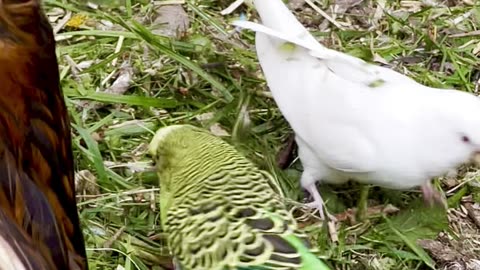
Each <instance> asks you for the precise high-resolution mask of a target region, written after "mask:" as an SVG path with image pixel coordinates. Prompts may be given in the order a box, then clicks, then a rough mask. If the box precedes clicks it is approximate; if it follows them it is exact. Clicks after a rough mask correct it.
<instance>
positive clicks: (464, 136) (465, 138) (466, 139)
mask: <svg viewBox="0 0 480 270" xmlns="http://www.w3.org/2000/svg"><path fill="white" fill-rule="evenodd" d="M462 141H463V142H465V143H469V142H470V138H469V137H468V136H467V135H462Z"/></svg>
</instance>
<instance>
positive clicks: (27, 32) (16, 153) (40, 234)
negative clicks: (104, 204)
mask: <svg viewBox="0 0 480 270" xmlns="http://www.w3.org/2000/svg"><path fill="white" fill-rule="evenodd" d="M74 191H75V189H74V181H73V156H72V150H71V137H70V125H69V119H68V115H67V110H66V106H65V101H64V99H63V95H62V91H61V89H60V82H59V72H58V64H57V58H56V55H55V41H54V37H53V32H52V29H51V26H50V25H49V23H48V21H47V19H46V18H45V16H44V14H43V10H42V8H41V5H40V1H38V0H36V1H25V0H23V1H20V0H16V1H15V0H0V252H1V250H2V249H3V250H6V251H8V250H10V251H12V250H13V252H14V253H15V254H17V257H18V258H21V259H20V261H22V263H23V264H24V266H25V268H26V269H87V263H86V255H85V246H84V242H83V235H82V232H81V229H80V225H79V218H78V213H77V207H76V200H75V192H74ZM2 243H3V245H2ZM5 243H9V244H10V246H4V244H5ZM32 247H35V248H32ZM1 263H2V262H1V261H0V264H1ZM2 266H3V265H0V269H1V267H2Z"/></svg>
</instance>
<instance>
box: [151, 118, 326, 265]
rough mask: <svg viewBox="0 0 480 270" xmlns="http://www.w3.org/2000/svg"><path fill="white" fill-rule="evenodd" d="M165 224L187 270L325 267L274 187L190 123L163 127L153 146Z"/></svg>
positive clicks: (223, 144)
mask: <svg viewBox="0 0 480 270" xmlns="http://www.w3.org/2000/svg"><path fill="white" fill-rule="evenodd" d="M149 150H150V154H151V155H152V156H153V158H154V159H155V161H156V163H157V169H158V176H159V179H160V190H161V191H160V209H161V219H162V226H163V229H164V230H165V232H166V233H167V234H168V245H169V247H170V250H171V252H172V254H173V256H175V259H176V260H177V262H178V263H179V265H180V266H181V268H182V270H186V269H195V270H196V269H208V270H214V269H221V270H223V269H252V270H253V269H258V270H263V269H305V270H307V269H319V270H327V269H329V268H328V267H327V266H326V265H325V264H324V263H323V262H322V261H320V260H319V259H318V258H317V257H316V256H315V255H313V254H312V253H311V252H310V250H309V248H308V246H309V245H308V242H307V240H306V236H305V235H304V234H302V233H301V232H299V231H298V230H297V224H296V222H295V220H294V219H293V217H292V216H291V215H290V213H289V212H288V211H287V209H286V208H285V205H284V204H283V202H282V194H281V191H280V188H279V187H278V184H277V183H276V182H275V180H274V179H273V178H272V177H271V176H270V175H269V174H267V173H266V172H264V171H261V170H259V169H258V168H257V167H255V165H254V164H253V163H252V162H250V161H249V160H248V159H246V158H245V157H243V156H242V155H241V154H240V153H238V152H237V151H236V150H235V148H234V147H232V146H231V145H229V144H227V143H226V142H224V141H223V140H221V139H220V138H217V137H215V136H213V135H212V134H210V133H209V132H207V131H205V130H203V129H200V128H196V127H194V126H190V125H175V126H169V127H165V128H161V129H160V130H159V131H158V132H157V133H156V135H155V137H154V138H153V140H152V142H151V144H150V149H149Z"/></svg>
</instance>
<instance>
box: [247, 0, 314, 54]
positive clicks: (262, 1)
mask: <svg viewBox="0 0 480 270" xmlns="http://www.w3.org/2000/svg"><path fill="white" fill-rule="evenodd" d="M253 4H254V5H255V9H256V10H257V12H258V14H259V15H260V18H261V19H262V24H263V25H265V26H267V27H268V28H271V29H274V30H277V31H279V32H281V33H288V34H290V35H292V36H295V37H297V38H300V39H302V40H304V41H305V42H312V43H314V44H315V43H316V44H318V42H317V41H316V40H315V38H314V37H313V36H312V35H311V34H310V33H309V32H308V31H307V29H305V27H304V26H303V25H302V24H301V23H300V22H299V21H298V20H297V18H296V17H295V16H294V15H293V14H292V12H291V11H290V10H289V9H288V8H287V6H286V5H285V4H284V3H283V2H282V0H254V1H253Z"/></svg>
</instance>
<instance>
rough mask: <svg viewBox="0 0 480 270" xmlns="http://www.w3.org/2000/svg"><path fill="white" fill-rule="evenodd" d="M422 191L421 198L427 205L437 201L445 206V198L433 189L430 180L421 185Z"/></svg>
mask: <svg viewBox="0 0 480 270" xmlns="http://www.w3.org/2000/svg"><path fill="white" fill-rule="evenodd" d="M421 189H422V193H423V199H424V200H425V202H426V203H427V204H428V205H430V206H431V205H433V204H434V203H439V204H440V205H442V206H446V202H445V199H444V198H443V196H442V194H441V193H440V192H439V191H438V190H435V189H434V188H433V186H432V183H431V182H430V181H428V182H426V183H425V184H423V185H422V187H421Z"/></svg>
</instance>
